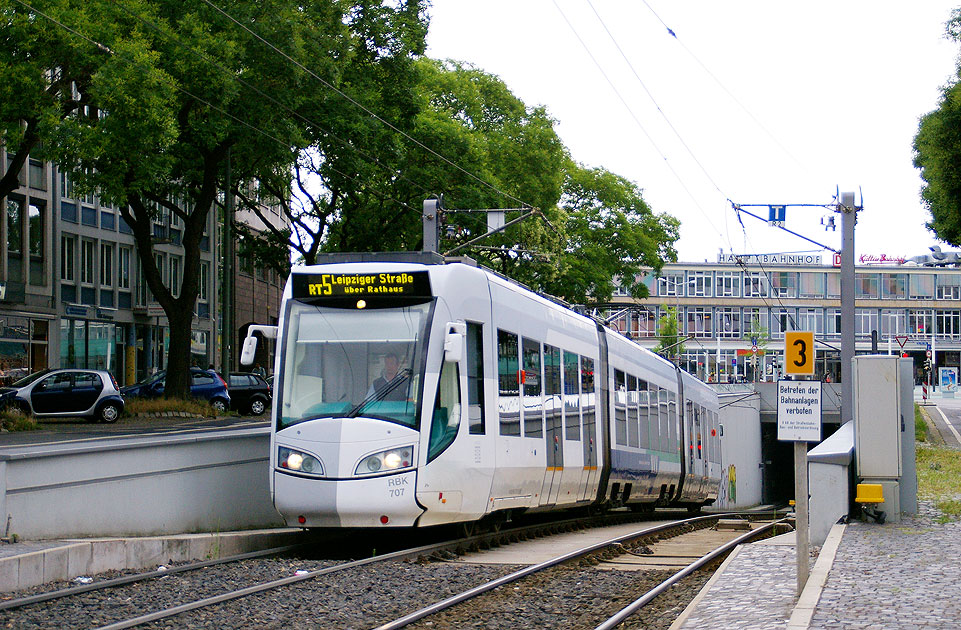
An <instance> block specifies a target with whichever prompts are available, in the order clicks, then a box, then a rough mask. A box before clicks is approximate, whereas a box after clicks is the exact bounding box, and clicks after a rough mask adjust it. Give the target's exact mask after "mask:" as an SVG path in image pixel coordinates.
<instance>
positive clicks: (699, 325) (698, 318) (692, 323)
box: [686, 306, 713, 337]
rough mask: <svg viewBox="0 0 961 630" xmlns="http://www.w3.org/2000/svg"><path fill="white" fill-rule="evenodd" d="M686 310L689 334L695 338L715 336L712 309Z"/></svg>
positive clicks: (692, 308)
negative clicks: (712, 324)
mask: <svg viewBox="0 0 961 630" xmlns="http://www.w3.org/2000/svg"><path fill="white" fill-rule="evenodd" d="M686 310H687V334H689V335H694V336H695V337H710V336H711V335H712V334H713V328H712V326H711V309H710V307H700V306H694V307H688V308H687V309H686Z"/></svg>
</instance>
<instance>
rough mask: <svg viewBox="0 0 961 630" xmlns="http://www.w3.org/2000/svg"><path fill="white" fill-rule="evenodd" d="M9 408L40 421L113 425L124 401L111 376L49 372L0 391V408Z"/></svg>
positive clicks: (35, 375)
mask: <svg viewBox="0 0 961 630" xmlns="http://www.w3.org/2000/svg"><path fill="white" fill-rule="evenodd" d="M10 407H13V408H16V409H21V410H22V411H24V412H26V413H29V414H31V415H34V416H37V417H41V418H52V417H73V416H79V417H84V418H90V419H95V420H98V421H100V422H116V421H117V419H118V418H120V414H121V413H123V407H124V401H123V394H122V393H121V391H120V387H119V386H118V385H117V380H116V379H115V378H114V377H113V375H112V374H110V372H107V371H104V370H79V369H58V370H53V369H48V370H41V371H39V372H34V373H33V374H29V375H27V376H25V377H23V378H21V379H20V380H18V381H14V382H13V383H11V384H10V385H8V386H7V387H0V408H4V409H5V408H10Z"/></svg>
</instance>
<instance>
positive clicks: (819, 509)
mask: <svg viewBox="0 0 961 630" xmlns="http://www.w3.org/2000/svg"><path fill="white" fill-rule="evenodd" d="M853 458H854V422H846V423H844V424H842V425H841V428H839V429H838V430H837V431H835V432H834V433H833V434H832V435H831V437H829V438H827V439H826V440H824V441H823V442H821V443H820V444H818V445H817V446H815V447H814V448H813V449H811V450H810V451H808V488H810V494H811V503H810V510H809V516H808V519H809V523H810V527H811V529H810V540H811V544H812V545H822V544H824V541H825V540H826V539H827V537H828V534H829V533H830V532H831V528H832V527H833V526H834V525H835V524H836V523H837V522H838V520H839V519H840V518H841V517H842V516H846V515H847V514H848V509H849V506H850V503H851V470H850V469H851V462H852V461H853Z"/></svg>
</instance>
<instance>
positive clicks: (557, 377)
mask: <svg viewBox="0 0 961 630" xmlns="http://www.w3.org/2000/svg"><path fill="white" fill-rule="evenodd" d="M563 406H564V403H563V399H562V398H561V351H560V349H559V348H555V347H554V346H549V345H547V344H544V410H545V412H546V414H547V426H548V427H551V426H554V425H556V426H560V424H561V417H562V416H561V413H562V412H561V410H562V408H563Z"/></svg>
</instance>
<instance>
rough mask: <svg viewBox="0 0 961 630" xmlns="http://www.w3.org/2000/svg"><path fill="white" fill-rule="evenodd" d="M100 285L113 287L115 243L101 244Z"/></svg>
mask: <svg viewBox="0 0 961 630" xmlns="http://www.w3.org/2000/svg"><path fill="white" fill-rule="evenodd" d="M100 284H101V286H104V287H112V286H113V243H100Z"/></svg>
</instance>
